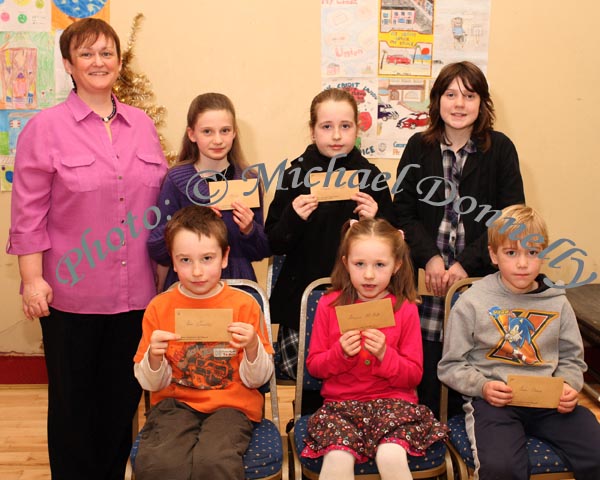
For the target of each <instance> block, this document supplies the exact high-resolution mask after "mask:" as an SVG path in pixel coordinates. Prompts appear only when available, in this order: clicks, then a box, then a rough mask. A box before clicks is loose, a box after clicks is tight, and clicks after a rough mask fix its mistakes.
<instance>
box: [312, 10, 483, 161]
mask: <svg viewBox="0 0 600 480" xmlns="http://www.w3.org/2000/svg"><path fill="white" fill-rule="evenodd" d="M489 15H490V0H321V28H322V35H321V37H322V38H321V45H322V49H321V50H322V53H321V67H322V71H321V77H322V79H323V84H324V85H325V86H331V87H333V86H336V85H338V84H352V83H353V82H354V83H356V82H358V84H359V85H358V87H354V88H358V89H359V90H360V89H362V88H363V86H368V87H367V88H368V90H369V91H375V92H376V97H375V99H374V98H373V97H372V96H370V95H369V96H365V98H368V99H369V102H370V103H369V104H367V105H361V104H359V110H360V113H361V114H362V115H363V118H364V121H362V126H361V128H359V136H360V141H359V142H358V143H360V145H361V150H362V153H363V155H364V156H366V157H368V158H392V159H394V160H396V161H397V160H398V158H399V157H400V156H401V155H402V151H403V150H404V147H405V145H406V143H407V141H408V139H409V138H410V137H411V136H412V135H413V134H414V133H416V132H418V131H422V130H424V129H426V128H427V126H428V124H429V115H428V110H429V91H430V90H431V86H432V85H433V82H434V81H435V78H436V77H437V75H438V73H439V71H440V69H441V68H442V67H443V66H444V65H446V64H448V63H451V62H457V61H462V60H470V61H472V62H474V63H475V64H477V65H478V66H479V67H480V68H481V69H482V70H483V71H484V72H485V70H486V66H487V51H488V32H489ZM371 56H372V57H371ZM348 77H350V78H348ZM375 89H376V90H375ZM363 93H364V91H363V92H361V93H360V94H359V98H360V97H362V96H363ZM373 100H376V101H375V105H373V104H372V101H373ZM367 119H369V121H367ZM365 122H366V123H365ZM367 124H368V125H369V128H368V129H366V130H364V125H367Z"/></svg>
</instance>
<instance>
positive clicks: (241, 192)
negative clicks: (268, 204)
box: [208, 180, 260, 210]
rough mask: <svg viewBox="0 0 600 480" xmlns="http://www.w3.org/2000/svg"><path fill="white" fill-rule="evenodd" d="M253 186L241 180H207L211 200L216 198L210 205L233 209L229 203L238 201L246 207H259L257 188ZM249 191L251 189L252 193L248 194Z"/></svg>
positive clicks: (222, 208)
mask: <svg viewBox="0 0 600 480" xmlns="http://www.w3.org/2000/svg"><path fill="white" fill-rule="evenodd" d="M254 186H255V185H254V184H253V183H251V182H244V181H243V180H227V181H222V182H208V189H209V191H210V196H211V201H212V200H213V199H214V200H217V201H216V202H215V203H213V204H212V206H213V207H217V208H220V209H221V210H233V207H232V206H231V204H232V203H233V202H240V203H243V204H244V205H246V206H247V207H248V208H257V207H260V197H259V196H258V188H254ZM249 191H252V193H250V194H248V192H249ZM224 192H225V193H224Z"/></svg>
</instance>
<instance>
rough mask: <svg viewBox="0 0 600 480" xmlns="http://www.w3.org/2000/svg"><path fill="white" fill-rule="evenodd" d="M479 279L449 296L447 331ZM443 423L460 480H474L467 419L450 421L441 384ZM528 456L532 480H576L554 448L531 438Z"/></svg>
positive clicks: (468, 280) (452, 290) (463, 284)
mask: <svg viewBox="0 0 600 480" xmlns="http://www.w3.org/2000/svg"><path fill="white" fill-rule="evenodd" d="M477 280H479V278H465V279H464V280H460V281H458V282H456V283H455V284H454V285H452V287H450V289H449V290H448V293H447V294H446V302H445V318H444V328H446V324H447V323H448V318H449V316H450V310H451V308H452V306H453V305H454V303H455V302H456V300H457V299H458V297H459V296H460V294H461V293H463V292H464V291H465V290H467V289H468V288H469V287H470V286H471V285H472V284H473V282H475V281H477ZM440 420H441V421H442V422H446V423H447V424H448V426H449V427H450V430H451V431H450V433H449V435H448V437H449V439H448V450H449V451H450V455H451V456H452V460H453V461H454V462H455V465H456V466H457V470H458V478H459V480H469V479H471V478H473V474H474V470H475V461H474V460H473V451H472V450H471V443H470V442H469V438H468V436H467V431H466V428H465V415H464V414H458V415H455V416H453V417H452V418H450V419H449V420H448V387H446V385H444V384H442V391H441V405H440ZM527 452H528V454H529V463H530V464H531V476H530V478H531V480H534V479H536V480H562V479H569V478H573V473H572V472H570V471H569V469H568V467H567V466H566V465H565V463H564V462H563V461H562V459H561V458H560V457H559V456H558V455H557V454H556V453H555V452H554V450H552V447H551V446H550V445H549V444H547V443H546V442H543V441H542V440H540V439H538V438H536V437H532V436H530V437H529V438H528V439H527Z"/></svg>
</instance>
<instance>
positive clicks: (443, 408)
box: [440, 277, 480, 423]
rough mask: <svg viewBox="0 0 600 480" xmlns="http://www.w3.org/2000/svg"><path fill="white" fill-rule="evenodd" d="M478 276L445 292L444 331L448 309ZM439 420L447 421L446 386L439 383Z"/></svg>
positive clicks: (462, 281)
mask: <svg viewBox="0 0 600 480" xmlns="http://www.w3.org/2000/svg"><path fill="white" fill-rule="evenodd" d="M479 279H480V277H469V278H463V279H462V280H459V281H457V282H455V283H454V284H453V285H452V286H451V287H450V288H449V289H448V292H447V293H446V298H445V302H444V331H446V328H447V324H448V318H449V317H450V310H452V306H453V305H454V304H455V303H456V301H457V300H458V297H460V294H461V293H463V292H465V291H466V290H467V289H468V288H469V287H470V286H471V285H473V283H474V282H476V281H477V280H479ZM440 420H441V421H442V422H444V423H445V422H447V421H448V387H446V385H444V384H443V383H442V384H441V394H440Z"/></svg>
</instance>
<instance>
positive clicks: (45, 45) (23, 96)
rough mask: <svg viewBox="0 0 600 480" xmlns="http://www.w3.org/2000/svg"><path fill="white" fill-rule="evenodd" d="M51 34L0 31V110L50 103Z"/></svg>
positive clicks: (52, 77) (52, 92) (52, 42)
mask: <svg viewBox="0 0 600 480" xmlns="http://www.w3.org/2000/svg"><path fill="white" fill-rule="evenodd" d="M53 47H54V41H53V35H52V34H51V33H49V32H0V93H1V94H2V96H1V97H0V109H14V110H32V109H36V108H45V107H49V106H51V105H54V58H53Z"/></svg>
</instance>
